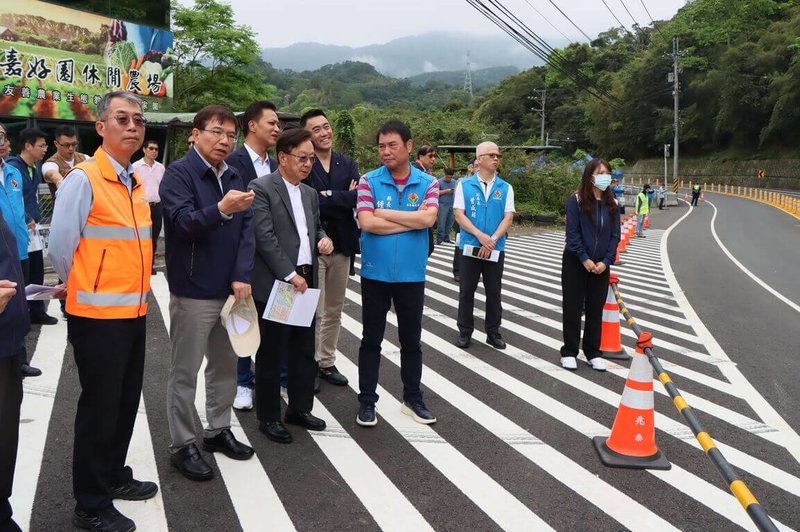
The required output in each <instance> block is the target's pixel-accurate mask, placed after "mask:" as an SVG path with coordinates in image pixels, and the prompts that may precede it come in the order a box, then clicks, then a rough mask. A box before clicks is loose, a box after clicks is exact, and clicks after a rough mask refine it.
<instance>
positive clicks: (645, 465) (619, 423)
mask: <svg viewBox="0 0 800 532" xmlns="http://www.w3.org/2000/svg"><path fill="white" fill-rule="evenodd" d="M652 346H653V335H652V334H650V333H649V332H646V331H645V332H643V333H642V334H641V335H640V336H639V340H638V341H637V342H636V355H634V357H633V362H631V369H630V371H629V372H628V380H627V381H625V390H624V391H623V392H622V399H620V402H619V409H618V410H617V417H616V419H614V426H613V427H612V428H611V435H610V436H609V437H608V438H604V437H603V436H595V437H594V438H593V439H592V442H593V443H594V447H595V450H597V454H598V455H599V456H600V461H601V462H603V464H604V465H606V466H608V467H626V468H631V469H670V468H671V467H672V464H670V463H669V461H668V460H667V458H666V457H665V456H664V454H663V453H662V452H661V451H660V450H659V449H658V447H657V446H656V428H655V412H654V410H653V370H652V368H651V367H650V363H649V362H648V360H647V355H645V354H644V348H645V347H652Z"/></svg>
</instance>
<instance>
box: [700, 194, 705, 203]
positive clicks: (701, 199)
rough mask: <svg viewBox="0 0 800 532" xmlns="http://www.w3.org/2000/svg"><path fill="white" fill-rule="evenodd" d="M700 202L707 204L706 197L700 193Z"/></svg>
mask: <svg viewBox="0 0 800 532" xmlns="http://www.w3.org/2000/svg"><path fill="white" fill-rule="evenodd" d="M700 201H702V202H703V203H705V201H706V197H705V195H704V194H703V193H702V192H701V193H700Z"/></svg>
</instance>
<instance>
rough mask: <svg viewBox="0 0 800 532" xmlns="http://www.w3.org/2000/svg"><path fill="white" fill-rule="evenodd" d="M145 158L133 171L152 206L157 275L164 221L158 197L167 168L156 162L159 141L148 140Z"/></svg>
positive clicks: (146, 141) (145, 147)
mask: <svg viewBox="0 0 800 532" xmlns="http://www.w3.org/2000/svg"><path fill="white" fill-rule="evenodd" d="M142 152H143V155H144V157H142V158H141V159H139V160H138V161H136V162H135V163H133V170H134V171H135V172H136V177H138V178H139V180H140V181H141V182H142V186H144V199H145V201H146V202H147V203H149V204H150V218H151V219H152V220H153V274H155V273H156V272H155V264H156V249H158V237H159V236H161V226H162V224H163V220H164V214H163V209H162V208H161V198H159V196H158V187H159V185H160V184H161V179H162V178H163V177H164V172H165V171H166V168H164V165H163V164H161V163H160V162H158V161H156V157H158V141H156V140H155V139H147V140H145V141H144V147H143V148H142Z"/></svg>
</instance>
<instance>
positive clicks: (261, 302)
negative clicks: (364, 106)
mask: <svg viewBox="0 0 800 532" xmlns="http://www.w3.org/2000/svg"><path fill="white" fill-rule="evenodd" d="M276 150H277V153H278V168H277V171H276V172H274V173H272V174H270V175H268V176H266V177H259V178H258V179H256V180H254V181H251V182H250V185H249V187H250V190H251V191H253V192H255V199H254V200H253V212H254V215H255V236H256V259H255V269H254V270H253V299H255V303H256V309H257V310H258V314H259V316H260V315H262V314H263V313H264V308H265V307H266V304H267V300H268V299H269V295H270V292H271V291H272V287H273V285H274V284H275V280H276V279H277V280H280V281H285V282H287V283H291V284H292V285H293V286H294V289H295V290H297V291H298V292H305V291H306V290H307V289H308V288H309V287H311V288H316V287H317V286H318V282H319V273H318V270H319V259H318V255H319V254H322V255H330V254H331V253H332V252H333V242H331V239H330V238H328V237H327V235H326V234H325V232H324V231H323V230H322V225H321V224H320V218H319V199H318V196H319V193H318V192H317V191H316V190H314V189H313V188H311V187H310V186H308V185H306V184H304V183H302V181H303V180H304V179H306V178H307V177H308V174H309V173H310V172H311V167H312V166H313V165H314V159H315V157H314V145H313V144H312V143H311V133H309V132H308V131H306V130H305V129H300V128H294V129H289V130H287V131H284V132H283V133H281V135H280V137H278V143H277V145H276ZM259 327H260V332H261V338H262V342H261V345H260V346H259V348H258V352H257V353H256V414H257V416H258V421H259V430H260V431H261V432H263V433H264V434H265V435H266V436H267V438H269V439H270V440H272V441H274V442H278V443H291V441H292V439H293V438H292V434H291V433H290V432H289V431H288V430H286V427H285V426H284V425H283V423H281V397H280V384H279V369H280V363H281V360H287V361H288V370H289V389H288V394H289V404H288V407H287V409H286V414H285V416H284V418H283V420H284V422H285V423H289V424H292V425H299V426H301V427H303V428H305V429H307V430H325V421H323V420H322V419H319V418H318V417H315V416H314V415H312V414H311V409H312V408H313V406H314V378H315V376H316V374H317V362H316V360H315V359H314V320H312V322H311V325H310V326H309V327H300V326H293V325H287V324H283V323H277V322H275V321H270V320H264V319H262V320H259Z"/></svg>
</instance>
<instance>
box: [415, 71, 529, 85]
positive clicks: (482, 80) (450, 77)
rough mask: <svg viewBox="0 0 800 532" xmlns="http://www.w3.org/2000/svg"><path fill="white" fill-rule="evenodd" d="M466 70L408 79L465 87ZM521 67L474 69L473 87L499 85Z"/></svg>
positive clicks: (416, 81) (431, 73)
mask: <svg viewBox="0 0 800 532" xmlns="http://www.w3.org/2000/svg"><path fill="white" fill-rule="evenodd" d="M466 73H467V72H466V70H441V71H439V72H425V73H424V74H417V75H416V76H410V77H409V78H407V79H408V81H410V82H411V83H412V84H413V85H419V86H422V85H425V84H426V83H428V82H429V81H438V82H441V83H444V84H445V85H450V86H451V87H463V86H464V77H465V76H466ZM518 73H519V69H518V68H517V67H513V66H500V67H491V68H482V69H480V70H473V71H472V87H473V88H480V87H491V86H493V85H497V84H498V83H500V82H501V81H503V80H504V79H506V78H507V77H509V76H513V75H514V74H518Z"/></svg>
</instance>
